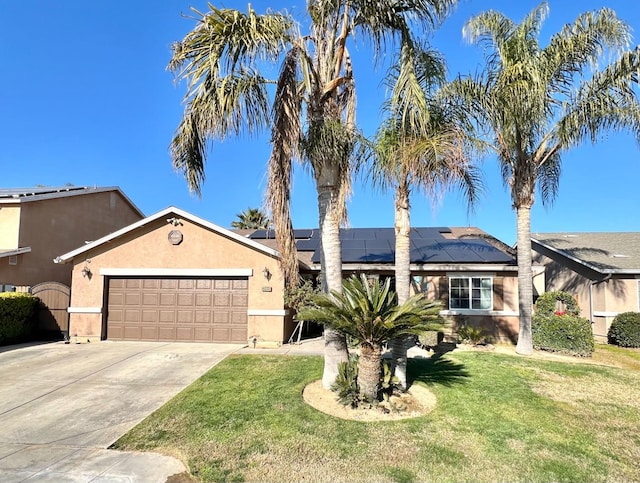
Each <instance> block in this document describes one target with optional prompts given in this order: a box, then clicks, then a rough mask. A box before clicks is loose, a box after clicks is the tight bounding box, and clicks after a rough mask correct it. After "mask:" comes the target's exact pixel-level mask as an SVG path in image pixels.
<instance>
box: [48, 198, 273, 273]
mask: <svg viewBox="0 0 640 483" xmlns="http://www.w3.org/2000/svg"><path fill="white" fill-rule="evenodd" d="M171 215H174V216H176V217H178V218H183V219H185V220H188V221H190V222H192V223H195V224H198V225H201V226H204V227H205V228H208V229H210V230H211V231H214V232H216V233H219V234H221V235H223V236H225V237H227V238H231V239H232V240H235V241H237V242H239V243H241V244H243V245H247V246H250V247H252V248H255V249H256V250H258V251H260V252H263V253H266V254H268V255H271V256H273V257H277V258H279V257H280V254H279V253H278V251H277V250H274V249H272V248H268V247H266V246H265V245H262V244H261V243H258V242H255V241H253V240H251V239H249V238H245V237H243V236H240V235H237V234H236V233H233V232H232V231H230V230H227V229H226V228H222V227H221V226H218V225H215V224H213V223H211V222H209V221H207V220H204V219H202V218H199V217H197V216H195V215H192V214H191V213H187V212H186V211H184V210H181V209H179V208H176V207H174V206H170V207H168V208H165V209H164V210H162V211H159V212H158V213H156V214H154V215H151V216H148V217H147V218H144V219H143V220H139V221H137V222H135V223H132V224H131V225H129V226H125V227H124V228H121V229H120V230H117V231H114V232H113V233H110V234H109V235H106V236H104V237H102V238H99V239H97V240H94V241H92V242H91V243H87V244H86V245H84V246H82V247H80V248H76V249H75V250H72V251H70V252H68V253H65V254H64V255H60V256H59V257H57V258H55V259H54V262H55V263H65V262H68V261H69V260H71V259H72V258H74V257H75V256H77V255H80V254H82V253H84V252H87V251H89V250H91V249H93V248H96V247H98V246H100V245H102V244H104V243H107V242H109V241H111V240H113V239H115V238H118V237H120V236H122V235H125V234H126V233H129V232H132V231H134V230H136V229H138V228H140V227H142V226H145V225H147V224H149V223H152V222H154V221H156V220H158V219H161V218H166V217H171Z"/></svg>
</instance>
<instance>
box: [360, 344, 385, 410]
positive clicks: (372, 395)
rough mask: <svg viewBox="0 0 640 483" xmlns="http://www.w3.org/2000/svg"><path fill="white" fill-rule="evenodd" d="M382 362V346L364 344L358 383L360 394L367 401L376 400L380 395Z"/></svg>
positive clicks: (361, 348) (361, 351) (361, 352)
mask: <svg viewBox="0 0 640 483" xmlns="http://www.w3.org/2000/svg"><path fill="white" fill-rule="evenodd" d="M381 362H382V348H381V347H380V346H371V345H368V344H362V345H361V346H360V358H359V359H358V385H359V386H360V395H361V396H363V397H364V398H365V400H367V401H375V400H376V399H377V397H378V386H379V385H380V364H381Z"/></svg>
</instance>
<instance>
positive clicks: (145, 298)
mask: <svg viewBox="0 0 640 483" xmlns="http://www.w3.org/2000/svg"><path fill="white" fill-rule="evenodd" d="M142 305H151V306H153V307H155V306H157V305H160V297H159V296H158V294H157V293H143V294H142Z"/></svg>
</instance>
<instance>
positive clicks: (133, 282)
mask: <svg viewBox="0 0 640 483" xmlns="http://www.w3.org/2000/svg"><path fill="white" fill-rule="evenodd" d="M141 286H142V280H137V279H131V278H127V279H125V282H124V288H128V289H136V288H141Z"/></svg>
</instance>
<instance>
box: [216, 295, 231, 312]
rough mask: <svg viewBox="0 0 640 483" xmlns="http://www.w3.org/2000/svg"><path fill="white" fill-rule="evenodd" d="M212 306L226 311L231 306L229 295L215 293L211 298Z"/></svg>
mask: <svg viewBox="0 0 640 483" xmlns="http://www.w3.org/2000/svg"><path fill="white" fill-rule="evenodd" d="M213 297H214V298H213V306H214V308H217V309H227V308H229V307H230V306H231V294H230V293H224V292H222V293H216V294H214V296H213Z"/></svg>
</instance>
